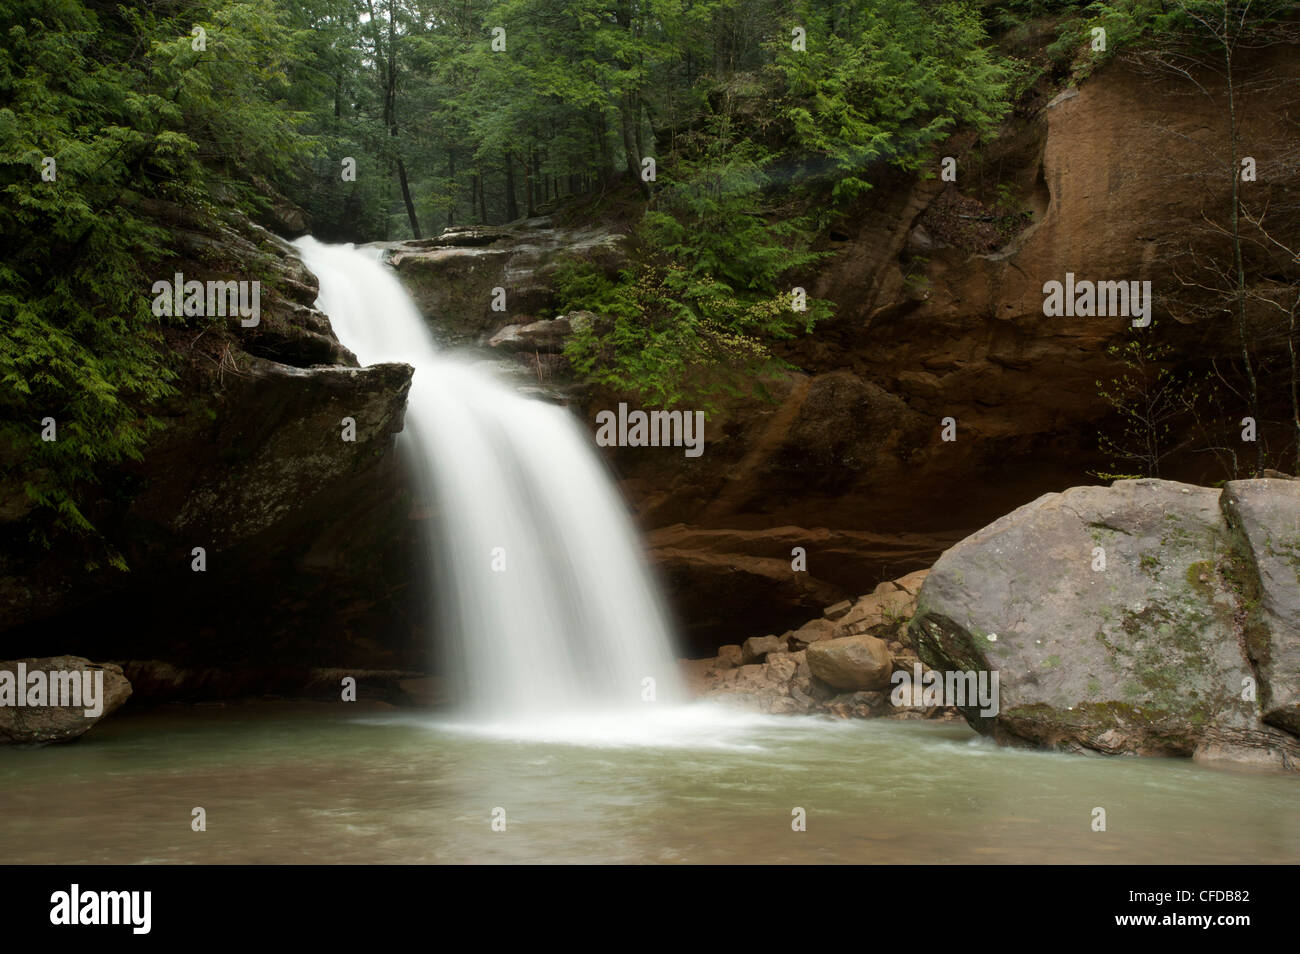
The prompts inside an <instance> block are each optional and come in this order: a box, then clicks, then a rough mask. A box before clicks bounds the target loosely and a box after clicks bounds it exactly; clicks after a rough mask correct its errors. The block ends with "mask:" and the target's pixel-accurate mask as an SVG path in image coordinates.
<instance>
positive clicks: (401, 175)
mask: <svg viewBox="0 0 1300 954" xmlns="http://www.w3.org/2000/svg"><path fill="white" fill-rule="evenodd" d="M397 181H398V182H400V183H401V184H402V201H403V202H404V203H405V204H406V217H407V218H408V219H410V220H411V232H412V233H414V235H415V237H416V238H422V237H423V236H421V235H420V220H419V219H417V218H416V217H415V203H414V202H412V201H411V186H410V183H408V182H407V181H406V163H404V162H402V157H401V156H398V157H397Z"/></svg>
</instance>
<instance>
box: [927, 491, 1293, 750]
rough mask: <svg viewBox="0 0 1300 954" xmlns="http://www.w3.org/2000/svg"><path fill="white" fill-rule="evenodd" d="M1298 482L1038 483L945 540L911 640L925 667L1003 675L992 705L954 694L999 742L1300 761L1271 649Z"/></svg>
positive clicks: (1281, 609) (1286, 620)
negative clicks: (1053, 486) (956, 538)
mask: <svg viewBox="0 0 1300 954" xmlns="http://www.w3.org/2000/svg"><path fill="white" fill-rule="evenodd" d="M1296 492H1297V488H1296V485H1295V482H1293V481H1289V480H1267V479H1266V480H1254V481H1233V482H1229V483H1228V484H1227V485H1226V487H1225V488H1224V489H1223V490H1222V491H1220V490H1215V489H1210V488H1204V487H1196V486H1191V485H1187V484H1181V483H1176V482H1173V481H1164V480H1133V481H1117V482H1116V483H1115V484H1114V485H1112V486H1110V487H1075V488H1072V489H1070V490H1067V491H1065V492H1064V493H1059V494H1047V495H1045V496H1043V497H1040V498H1039V499H1037V500H1035V501H1033V502H1032V503H1029V504H1026V505H1025V506H1023V507H1020V508H1018V509H1017V510H1015V511H1013V512H1012V513H1010V514H1008V515H1006V516H1005V517H1003V518H1001V519H999V520H997V521H994V522H993V523H992V524H990V525H989V526H988V527H985V528H984V529H983V530H980V531H979V532H978V533H975V534H973V535H971V536H970V537H967V538H966V539H965V540H962V541H961V542H960V543H958V544H957V545H956V546H954V547H952V548H951V549H950V550H948V551H947V552H946V553H944V555H943V556H942V557H941V558H940V559H939V561H938V562H937V563H936V564H935V566H934V568H933V569H932V571H931V573H930V574H929V576H927V577H926V580H925V583H924V585H923V586H922V588H921V592H920V596H919V602H918V607H917V611H916V615H915V617H914V619H913V620H912V622H911V633H912V638H913V641H914V643H915V645H916V647H917V650H918V652H919V655H920V657H921V659H922V661H923V662H924V663H925V664H926V665H928V666H930V667H933V668H934V669H938V670H959V671H984V672H989V671H997V672H998V673H999V674H1000V693H1001V697H1000V710H999V712H998V713H997V714H996V715H993V716H983V715H981V714H980V713H979V712H978V711H977V709H976V707H973V706H967V707H965V708H963V714H964V715H965V716H966V719H967V721H968V722H970V724H971V725H972V726H974V727H975V728H976V729H977V730H978V731H980V732H983V733H986V734H989V735H992V736H993V737H994V738H995V739H997V740H998V741H999V742H1003V743H1008V744H1028V745H1037V746H1045V747H1053V748H1059V749H1066V750H1076V751H1078V750H1092V751H1098V752H1104V753H1121V752H1127V753H1135V754H1141V755H1184V756H1187V755H1195V756H1196V757H1197V758H1198V759H1202V760H1206V761H1237V762H1242V763H1247V764H1252V765H1260V764H1267V765H1271V766H1273V767H1278V768H1297V767H1300V739H1297V738H1296V737H1295V736H1294V735H1292V734H1291V733H1289V732H1287V731H1283V730H1282V729H1281V728H1278V727H1277V726H1282V727H1283V728H1285V727H1286V726H1287V725H1288V724H1289V721H1290V720H1291V719H1293V717H1294V707H1293V696H1292V695H1291V693H1292V692H1293V686H1294V681H1293V677H1294V670H1288V669H1287V668H1286V667H1287V665H1289V664H1287V663H1284V662H1282V661H1283V660H1287V659H1294V658H1295V656H1294V654H1295V653H1296V652H1297V650H1298V649H1300V645H1298V644H1297V632H1296V629H1295V627H1294V625H1293V620H1292V617H1291V615H1290V612H1289V610H1288V607H1289V606H1290V605H1294V601H1295V600H1296V599H1297V598H1300V580H1298V579H1297V575H1296V570H1297V563H1296V560H1295V558H1294V557H1293V556H1292V549H1291V548H1292V547H1295V546H1297V545H1300V530H1297V529H1296V525H1295V522H1294V517H1295V502H1296V499H1297V497H1296ZM1225 514H1226V515H1227V518H1225ZM1229 520H1232V521H1233V522H1232V523H1230V522H1229ZM1261 576H1263V577H1264V578H1265V580H1266V582H1261ZM1262 594H1268V595H1267V596H1266V597H1265V598H1263V599H1261V595H1262ZM1260 660H1264V664H1263V665H1261V664H1260ZM1264 718H1267V719H1268V720H1269V722H1272V723H1273V724H1268V723H1267V722H1265V721H1263V720H1264Z"/></svg>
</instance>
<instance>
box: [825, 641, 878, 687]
mask: <svg viewBox="0 0 1300 954" xmlns="http://www.w3.org/2000/svg"><path fill="white" fill-rule="evenodd" d="M808 667H809V668H810V669H811V670H812V674H813V675H814V676H816V677H817V678H818V679H820V680H821V681H822V682H824V683H826V684H827V685H828V686H834V687H835V688H836V689H884V688H886V687H887V686H888V685H889V677H890V674H891V673H892V672H893V671H894V660H893V657H892V656H891V655H890V653H889V646H888V645H886V643H885V641H884V640H881V639H877V638H876V637H874V636H844V637H841V638H839V639H824V640H821V641H820V642H816V643H812V644H811V645H810V646H809V647H808Z"/></svg>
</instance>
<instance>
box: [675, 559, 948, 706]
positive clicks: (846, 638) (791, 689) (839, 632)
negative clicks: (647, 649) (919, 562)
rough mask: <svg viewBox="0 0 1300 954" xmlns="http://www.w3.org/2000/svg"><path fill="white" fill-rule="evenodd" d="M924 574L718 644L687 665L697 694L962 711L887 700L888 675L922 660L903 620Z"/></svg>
mask: <svg viewBox="0 0 1300 954" xmlns="http://www.w3.org/2000/svg"><path fill="white" fill-rule="evenodd" d="M927 573H929V571H928V570H918V571H917V572H915V573H910V574H908V575H907V576H904V577H902V578H900V579H897V580H892V581H888V582H884V583H881V584H880V585H879V586H877V587H876V588H875V590H874V591H873V592H871V593H869V594H867V595H865V596H862V597H859V598H858V599H856V600H843V601H842V602H839V603H836V604H834V605H832V606H828V607H826V609H825V610H823V612H822V615H821V616H819V617H818V618H816V619H813V620H809V621H808V622H807V623H805V624H804V625H802V626H800V627H799V628H798V629H793V630H790V631H788V632H785V633H782V634H780V635H779V636H776V635H768V636H751V637H750V638H749V639H747V640H745V642H744V643H743V644H742V645H738V646H737V645H730V646H720V647H719V648H718V655H717V656H716V657H715V658H713V659H706V660H695V661H693V662H691V663H689V664H688V672H689V675H690V677H691V679H692V682H693V685H694V687H695V689H696V691H697V692H698V693H699V695H701V696H706V697H711V698H718V699H725V700H727V701H729V702H734V703H737V704H741V705H745V706H750V707H754V708H757V709H759V710H761V711H763V712H770V713H791V714H799V713H805V714H810V713H824V714H827V715H831V716H835V717H838V718H842V719H847V718H877V717H886V718H894V719H933V718H942V719H956V718H959V716H958V715H957V713H956V710H954V709H951V708H944V707H940V706H914V705H895V704H894V702H893V701H892V700H891V696H893V695H894V692H893V691H892V690H893V688H894V685H893V683H892V682H891V678H892V676H893V674H894V673H895V672H900V671H901V672H906V673H908V674H909V676H910V675H911V674H912V673H913V672H914V667H915V666H917V665H921V662H920V659H919V658H918V657H917V655H916V652H915V651H914V649H913V648H912V644H911V640H910V637H909V635H908V631H907V626H908V623H909V622H910V621H911V619H912V615H913V614H914V613H915V611H916V597H917V593H919V592H920V589H921V582H922V581H923V580H924V579H925V577H926V574H927ZM924 668H925V667H924V666H922V669H923V670H924ZM900 695H901V694H900Z"/></svg>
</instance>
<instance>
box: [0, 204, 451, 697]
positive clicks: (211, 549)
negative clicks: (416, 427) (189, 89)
mask: <svg viewBox="0 0 1300 954" xmlns="http://www.w3.org/2000/svg"><path fill="white" fill-rule="evenodd" d="M159 215H160V217H163V218H165V219H166V220H167V221H171V222H177V223H179V224H178V225H177V226H176V233H175V234H176V236H177V242H178V245H179V248H180V250H181V253H182V256H183V260H182V261H180V262H178V263H175V264H174V265H169V266H168V268H167V269H166V270H165V271H164V272H163V274H168V275H170V274H171V272H172V271H173V269H174V270H176V271H183V272H184V273H185V275H186V277H187V278H190V277H193V278H196V279H200V280H203V279H207V278H229V277H230V276H231V275H232V274H233V275H238V276H241V277H248V278H255V279H259V280H261V281H262V283H263V288H264V293H263V295H262V300H261V316H260V319H261V320H260V322H259V323H258V325H257V326H255V327H252V328H243V327H242V326H241V325H240V324H239V320H238V318H232V319H230V320H229V321H227V322H226V323H225V324H222V323H221V322H217V323H214V324H212V325H209V326H207V327H206V328H204V329H199V328H180V327H174V328H169V329H168V330H167V332H166V335H167V338H166V344H167V346H169V347H170V349H171V350H172V352H173V354H174V359H175V367H176V368H177V371H178V373H179V375H180V377H179V380H178V391H179V393H178V394H176V395H175V396H174V397H172V398H171V399H169V400H168V401H167V402H166V403H165V404H164V405H163V406H162V407H161V408H159V409H158V411H157V414H158V416H159V417H161V418H162V419H163V420H164V422H165V425H166V426H165V428H164V429H163V430H162V431H160V432H159V433H158V434H157V435H155V437H154V439H153V440H152V441H151V443H150V444H149V445H148V446H147V447H146V448H145V451H144V459H143V460H142V461H140V462H137V463H131V464H128V465H124V467H123V468H122V470H121V472H120V473H118V474H116V475H115V476H114V477H113V479H112V480H111V481H109V482H106V486H111V487H112V488H113V492H112V494H108V493H105V494H103V495H102V496H103V498H104V499H102V500H98V501H93V502H92V503H91V504H90V513H91V519H92V520H93V521H94V522H95V524H96V526H97V527H99V528H100V529H101V530H102V531H103V532H104V534H105V535H106V536H107V537H108V538H109V539H111V540H113V542H114V543H115V544H116V545H117V548H118V550H119V552H120V553H121V555H122V557H123V558H124V560H125V563H126V565H127V566H128V567H129V571H127V572H122V571H119V570H116V569H104V568H100V569H88V568H87V564H88V563H89V562H90V559H89V557H90V556H91V554H90V552H89V551H87V550H83V548H82V547H80V546H78V545H75V544H73V543H69V542H68V541H66V540H65V541H60V544H59V545H58V546H54V547H51V548H50V549H48V550H46V549H41V548H39V547H33V546H31V545H29V544H28V543H27V538H28V535H29V531H28V528H27V525H26V523H25V520H26V519H27V516H28V514H27V512H26V510H25V509H24V508H23V507H21V506H10V505H9V504H10V503H11V502H12V501H14V500H17V501H19V502H21V499H22V497H23V495H22V491H21V485H19V486H14V487H11V486H5V485H0V647H3V649H4V651H5V655H6V656H55V655H58V654H61V653H66V652H69V651H77V652H83V653H86V654H89V655H92V656H94V657H97V658H110V659H118V660H128V659H156V660H161V661H163V662H165V663H169V664H172V665H175V666H178V667H182V668H187V669H192V670H196V671H202V670H205V669H224V670H227V671H232V672H249V671H252V670H254V669H259V668H261V669H269V668H274V667H276V666H280V665H286V664H292V665H295V666H299V667H304V666H305V667H311V666H315V667H330V666H358V667H362V668H366V669H374V668H377V667H385V666H386V667H391V668H394V669H401V670H410V669H423V668H424V664H425V662H426V658H425V657H426V656H427V652H428V650H427V649H426V648H425V647H424V646H423V645H421V644H422V643H423V642H424V640H423V639H422V638H421V637H422V636H424V635H425V634H424V633H423V631H422V630H421V629H420V628H419V625H418V623H416V622H415V619H416V618H417V614H418V612H420V611H422V610H423V607H422V606H417V605H416V604H417V596H416V595H415V594H413V593H412V588H411V587H410V586H409V580H410V579H411V578H412V574H416V573H419V572H422V569H423V568H422V567H421V566H420V565H419V563H418V561H417V560H416V559H415V558H414V556H413V554H416V553H418V550H417V549H416V548H415V547H414V545H413V540H414V536H415V528H416V524H415V522H414V521H413V520H412V519H411V515H412V512H413V501H412V499H411V496H410V493H409V491H408V490H407V489H406V487H405V485H404V481H403V479H402V476H401V468H400V467H399V466H398V464H399V462H398V459H397V453H396V445H395V440H396V435H397V433H398V432H399V431H400V430H401V429H402V426H403V416H404V413H405V404H406V395H407V391H408V389H409V386H410V378H411V369H410V368H409V367H407V366H406V365H397V364H390V365H376V366H372V367H367V368H360V367H357V361H356V358H355V357H354V356H353V355H352V354H351V353H350V352H348V351H347V349H346V348H344V347H343V346H342V345H340V344H339V342H338V340H337V339H336V338H335V337H334V334H333V331H332V329H331V327H330V323H329V319H328V318H327V317H326V316H325V315H323V314H322V313H320V312H319V311H316V310H315V309H314V308H313V307H312V305H313V302H314V301H315V298H316V294H317V282H316V278H315V276H313V275H312V274H311V273H310V272H308V271H307V270H306V269H305V268H304V267H303V265H302V263H301V262H300V261H299V260H298V258H297V257H296V255H295V253H294V251H293V249H292V248H291V247H289V246H287V245H285V244H284V243H283V242H282V241H281V240H279V239H277V238H275V237H274V236H272V235H271V234H270V233H268V232H266V231H265V230H263V229H260V228H258V227H257V226H253V225H251V224H249V223H247V222H242V223H241V222H238V221H236V222H233V223H231V224H230V225H229V227H228V228H225V229H222V230H219V231H217V232H215V233H214V232H213V231H211V228H210V226H202V225H200V224H198V223H190V222H189V221H188V220H187V219H186V215H187V213H186V211H185V210H183V209H169V210H159ZM345 418H347V419H350V420H351V421H352V422H354V426H355V440H344V439H343V436H344V419H345ZM200 550H201V551H202V552H201V553H200V552H198V551H200ZM101 562H102V560H101ZM200 564H201V565H200ZM413 646H414V647H418V648H414V649H413ZM275 682H276V681H275V680H274V679H272V680H271V681H270V682H268V683H267V685H268V687H270V686H273V685H274V684H275Z"/></svg>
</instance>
